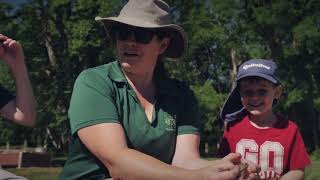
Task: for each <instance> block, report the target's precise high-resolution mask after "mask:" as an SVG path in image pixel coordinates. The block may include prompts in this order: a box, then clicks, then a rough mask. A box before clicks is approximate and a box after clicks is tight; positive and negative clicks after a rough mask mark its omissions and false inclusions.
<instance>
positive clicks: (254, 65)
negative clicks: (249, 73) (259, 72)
mask: <svg viewBox="0 0 320 180" xmlns="http://www.w3.org/2000/svg"><path fill="white" fill-rule="evenodd" d="M252 67H261V68H265V69H268V70H270V67H269V66H266V65H264V64H248V65H244V66H243V69H244V70H247V69H248V68H252Z"/></svg>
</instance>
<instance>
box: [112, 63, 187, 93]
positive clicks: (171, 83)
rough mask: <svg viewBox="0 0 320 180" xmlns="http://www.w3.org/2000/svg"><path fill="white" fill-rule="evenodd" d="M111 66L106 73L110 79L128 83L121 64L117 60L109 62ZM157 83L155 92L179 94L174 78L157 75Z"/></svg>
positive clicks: (177, 84) (177, 83)
mask: <svg viewBox="0 0 320 180" xmlns="http://www.w3.org/2000/svg"><path fill="white" fill-rule="evenodd" d="M111 63H112V65H111V68H110V70H109V72H108V75H109V77H110V79H111V80H113V81H115V82H123V83H126V84H127V83H128V81H127V79H126V78H125V75H124V73H123V70H122V68H121V65H120V63H119V61H118V60H116V61H114V62H111ZM156 84H157V92H158V93H159V94H160V95H167V96H181V94H180V93H181V90H180V87H179V82H177V81H176V80H172V79H170V78H168V77H166V76H158V77H157V79H156Z"/></svg>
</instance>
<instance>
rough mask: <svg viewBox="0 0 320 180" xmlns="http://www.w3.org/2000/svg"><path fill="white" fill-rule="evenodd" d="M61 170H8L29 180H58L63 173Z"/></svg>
mask: <svg viewBox="0 0 320 180" xmlns="http://www.w3.org/2000/svg"><path fill="white" fill-rule="evenodd" d="M61 169H62V168H61V167H59V168H56V167H55V168H38V167H37V168H36V167H34V168H21V169H6V170H7V171H10V172H12V173H14V174H16V175H19V176H24V177H26V178H28V179H29V180H57V179H58V175H59V173H60V171H61Z"/></svg>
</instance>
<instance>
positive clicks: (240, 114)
mask: <svg viewBox="0 0 320 180" xmlns="http://www.w3.org/2000/svg"><path fill="white" fill-rule="evenodd" d="M247 114H248V112H247V110H246V109H245V108H244V107H243V105H242V102H241V96H240V92H239V88H238V86H236V87H235V88H234V89H233V90H232V91H231V93H230V94H229V95H228V98H227V100H226V101H225V103H224V104H223V106H222V109H221V112H220V118H221V119H222V120H223V121H225V122H231V121H235V120H239V119H242V118H244V117H245V116H246V115H247Z"/></svg>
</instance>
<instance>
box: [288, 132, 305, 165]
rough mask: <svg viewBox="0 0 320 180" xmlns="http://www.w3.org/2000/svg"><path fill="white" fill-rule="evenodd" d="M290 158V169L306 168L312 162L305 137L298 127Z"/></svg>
mask: <svg viewBox="0 0 320 180" xmlns="http://www.w3.org/2000/svg"><path fill="white" fill-rule="evenodd" d="M289 159H290V160H289V161H290V162H289V170H296V169H304V168H305V167H306V166H308V165H309V164H310V159H309V155H308V153H307V151H306V149H305V146H304V143H303V139H302V137H301V134H300V132H299V130H298V129H297V132H296V137H295V141H294V143H293V145H292V151H291V154H290V158H289Z"/></svg>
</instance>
